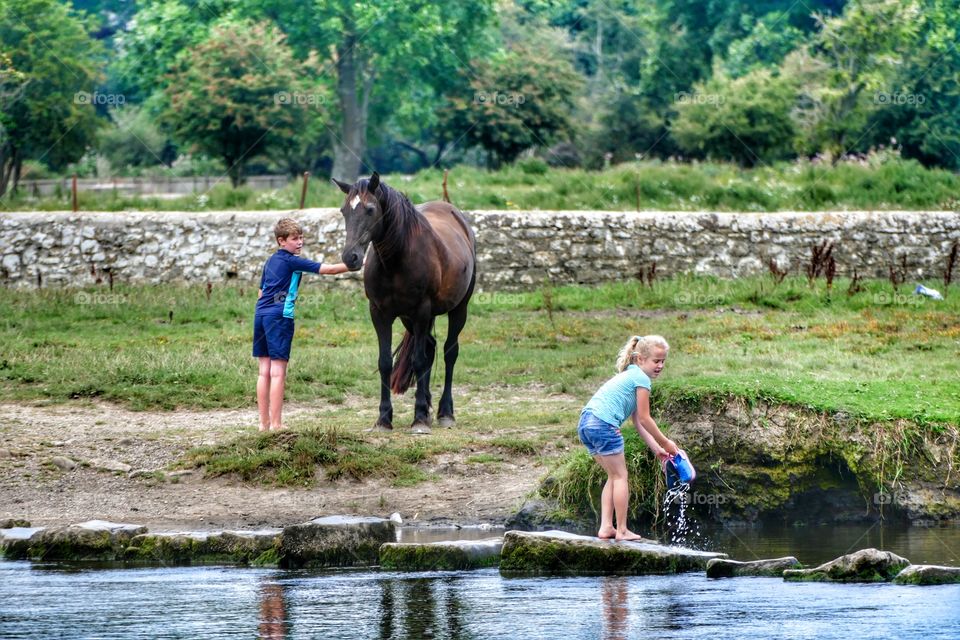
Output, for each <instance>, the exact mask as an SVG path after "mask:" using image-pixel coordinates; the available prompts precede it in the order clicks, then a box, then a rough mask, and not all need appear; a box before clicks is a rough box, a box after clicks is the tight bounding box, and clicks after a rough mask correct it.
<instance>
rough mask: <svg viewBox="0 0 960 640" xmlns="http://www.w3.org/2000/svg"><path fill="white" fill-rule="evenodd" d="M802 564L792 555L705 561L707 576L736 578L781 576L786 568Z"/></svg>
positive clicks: (799, 566)
mask: <svg viewBox="0 0 960 640" xmlns="http://www.w3.org/2000/svg"><path fill="white" fill-rule="evenodd" d="M802 567H803V565H801V564H800V561H799V560H797V559H796V558H794V557H793V556H787V557H785V558H773V559H771V560H753V561H750V562H740V561H739V560H729V559H727V558H714V559H713V560H709V561H708V562H707V577H708V578H737V577H742V576H764V577H772V578H782V577H783V572H784V571H786V570H787V569H800V568H802Z"/></svg>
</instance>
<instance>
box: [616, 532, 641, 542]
mask: <svg viewBox="0 0 960 640" xmlns="http://www.w3.org/2000/svg"><path fill="white" fill-rule="evenodd" d="M617 540H628V541H629V540H643V536H638V535H637V534H635V533H634V532H633V531H630V529H627V530H626V531H624V532H623V533H620V532H619V531H618V532H617Z"/></svg>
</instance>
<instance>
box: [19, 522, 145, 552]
mask: <svg viewBox="0 0 960 640" xmlns="http://www.w3.org/2000/svg"><path fill="white" fill-rule="evenodd" d="M8 531H10V530H8ZM146 532H147V528H146V527H144V526H141V525H137V524H121V523H115V522H107V521H105V520H90V521H88V522H81V523H79V524H71V525H67V526H63V527H50V528H46V529H40V530H37V531H35V532H34V533H32V534H31V535H30V537H29V538H28V539H27V540H26V541H22V542H18V543H16V544H14V545H11V546H8V547H7V548H6V549H5V554H6V556H7V557H8V558H29V559H31V560H70V561H75V560H79V561H87V560H95V561H104V560H119V559H122V557H123V553H124V550H125V548H126V547H127V546H128V545H129V543H130V540H131V539H132V538H133V537H134V536H137V535H140V534H143V533H146Z"/></svg>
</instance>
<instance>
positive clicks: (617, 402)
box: [583, 364, 651, 427]
mask: <svg viewBox="0 0 960 640" xmlns="http://www.w3.org/2000/svg"><path fill="white" fill-rule="evenodd" d="M637 387H643V388H644V389H646V390H648V391H649V390H650V387H651V382H650V378H649V377H648V376H647V374H645V373H644V372H643V369H641V368H640V367H638V366H637V365H635V364H631V365H627V368H626V369H624V370H623V371H621V372H620V373H618V374H617V375H615V376H613V377H612V378H610V379H609V380H607V381H606V382H605V383H604V384H603V386H602V387H600V388H599V389H598V390H597V392H596V393H595V394H593V397H592V398H590V402H588V403H587V406H585V407H584V408H583V410H584V411H589V412H590V413H592V414H593V415H595V416H596V417H598V418H600V419H601V420H603V421H604V422H606V423H608V424H612V425H614V426H617V427H619V426H620V425H621V424H623V421H624V420H626V419H627V417H628V416H630V414H632V413H633V412H634V411H636V410H637Z"/></svg>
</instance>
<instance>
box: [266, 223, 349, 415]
mask: <svg viewBox="0 0 960 640" xmlns="http://www.w3.org/2000/svg"><path fill="white" fill-rule="evenodd" d="M273 235H274V236H275V237H276V239H277V245H279V249H277V252H276V253H274V254H273V255H272V256H270V257H269V258H268V259H267V262H266V264H265V265H263V275H261V276H260V292H259V293H258V294H257V309H256V313H255V314H254V317H253V357H254V358H257V359H258V360H259V362H260V375H259V377H258V378H257V407H258V408H259V409H260V431H268V430H270V431H279V430H280V429H283V428H284V425H283V423H282V422H281V420H280V417H281V413H282V412H283V390H284V385H285V384H286V380H287V361H288V360H290V345H291V343H292V342H293V305H294V304H295V303H296V301H297V289H298V288H299V287H300V277H301V276H302V274H303V273H304V272H305V271H306V272H309V273H320V274H331V275H332V274H337V273H346V272H347V271H349V269H347V266H346V265H345V264H343V263H338V264H331V265H325V264H321V263H319V262H314V261H313V260H307V259H305V258H301V257H299V254H300V250H301V249H303V228H302V227H301V226H300V225H299V224H298V223H297V221H296V220H294V219H293V218H282V219H281V220H279V221H278V222H277V224H276V225H275V226H274V228H273Z"/></svg>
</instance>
